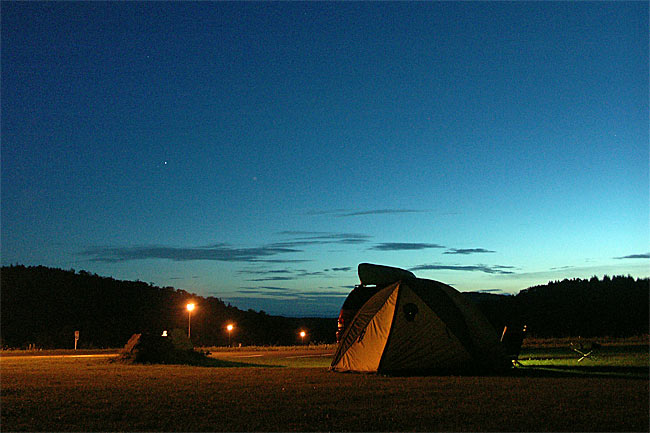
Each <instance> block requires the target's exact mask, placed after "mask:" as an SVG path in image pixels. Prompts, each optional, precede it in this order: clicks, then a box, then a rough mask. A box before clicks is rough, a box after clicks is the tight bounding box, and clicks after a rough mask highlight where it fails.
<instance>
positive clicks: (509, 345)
mask: <svg viewBox="0 0 650 433" xmlns="http://www.w3.org/2000/svg"><path fill="white" fill-rule="evenodd" d="M524 338H526V325H524V326H523V327H519V328H518V327H515V326H511V327H509V328H508V327H507V326H504V327H503V333H502V334H501V345H502V346H503V350H504V351H505V352H506V355H507V357H508V359H510V361H511V362H512V365H515V366H516V365H521V364H520V363H519V352H521V345H522V344H523V343H524Z"/></svg>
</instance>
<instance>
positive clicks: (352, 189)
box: [1, 2, 650, 316]
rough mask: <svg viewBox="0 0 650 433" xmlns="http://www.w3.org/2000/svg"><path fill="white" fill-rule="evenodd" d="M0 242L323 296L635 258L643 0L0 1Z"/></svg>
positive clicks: (330, 306) (293, 308)
mask: <svg viewBox="0 0 650 433" xmlns="http://www.w3.org/2000/svg"><path fill="white" fill-rule="evenodd" d="M1 7H2V47H1V48H2V50H1V51H2V65H1V66H2V84H1V86H2V87H1V90H2V94H1V99H2V220H1V224H2V226H1V229H2V230H1V231H2V263H3V264H14V263H21V264H26V265H38V264H42V265H47V266H55V267H60V268H64V269H70V268H74V269H77V270H80V269H85V270H88V271H91V272H96V273H98V274H100V275H107V276H112V277H115V278H118V279H133V280H135V279H139V280H142V281H146V282H152V283H154V284H157V285H170V286H174V287H177V288H183V289H186V290H188V291H192V292H196V293H198V294H201V295H206V296H217V297H220V298H222V299H224V300H225V301H228V302H231V303H232V304H234V305H236V306H238V307H240V308H242V309H248V308H253V309H256V310H258V309H264V310H265V311H267V312H269V313H274V314H286V315H331V316H335V315H336V314H337V312H338V309H339V307H340V305H341V303H342V301H343V299H344V296H345V295H346V293H347V292H349V290H350V288H351V287H352V286H353V285H354V284H355V283H357V282H358V279H357V276H356V266H357V264H358V263H360V262H364V261H369V262H375V263H382V264H387V265H393V266H400V267H404V268H409V269H412V270H413V271H414V273H415V274H416V275H418V276H421V277H425V278H432V279H436V280H439V281H443V282H446V283H448V284H451V285H453V286H454V287H456V288H458V289H459V290H490V291H501V292H507V293H516V292H518V291H519V290H521V289H524V288H526V287H529V286H531V285H535V284H544V283H546V282H547V281H548V280H554V279H562V278H573V277H581V278H584V277H590V276H592V275H598V276H602V275H603V274H609V275H612V274H631V275H633V276H636V277H645V276H648V275H650V260H649V257H650V254H649V249H650V248H649V244H650V238H649V234H650V227H649V209H648V202H649V200H648V191H649V188H650V187H649V181H648V171H649V157H648V131H649V117H648V95H649V90H648V46H649V45H648V3H647V2H593V3H588V2H550V3H549V2H531V3H524V2H518V3H505V2H484V3H467V2H445V3H420V2H417V3H411V2H405V3H384V2H381V3H365V2H362V3H338V2H336V3H294V2H290V3H248V2H247V3H221V2H219V3H212V2H201V3H188V2H178V3H173V2H163V3H150V2H138V3H133V2H128V3H118V2H108V3H100V2H53V3H32V2H19V3H13V2H2V6H1Z"/></svg>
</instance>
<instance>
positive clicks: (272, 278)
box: [247, 277, 296, 282]
mask: <svg viewBox="0 0 650 433" xmlns="http://www.w3.org/2000/svg"><path fill="white" fill-rule="evenodd" d="M295 279H296V278H295V277H262V278H253V279H250V280H247V281H253V282H262V281H292V280H295Z"/></svg>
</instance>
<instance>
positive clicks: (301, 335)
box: [300, 331, 307, 345]
mask: <svg viewBox="0 0 650 433" xmlns="http://www.w3.org/2000/svg"><path fill="white" fill-rule="evenodd" d="M305 335H307V333H306V332H305V331H300V342H301V344H303V345H304V344H305Z"/></svg>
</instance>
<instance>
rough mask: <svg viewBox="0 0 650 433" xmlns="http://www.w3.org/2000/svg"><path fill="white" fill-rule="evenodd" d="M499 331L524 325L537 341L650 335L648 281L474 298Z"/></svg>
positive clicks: (574, 282) (615, 280)
mask: <svg viewBox="0 0 650 433" xmlns="http://www.w3.org/2000/svg"><path fill="white" fill-rule="evenodd" d="M471 297H472V298H474V301H475V302H476V303H477V304H478V306H479V308H480V309H481V310H482V311H483V313H484V314H485V315H486V316H487V318H488V319H489V320H490V322H491V323H492V324H493V325H494V327H495V328H497V329H499V330H501V329H503V327H504V326H523V325H526V326H527V329H528V333H529V335H532V336H536V337H542V338H545V337H549V338H550V337H578V336H581V337H605V336H609V337H631V336H636V335H646V334H648V322H649V315H648V302H649V300H650V280H649V279H648V278H637V279H634V278H633V277H631V276H614V277H609V276H607V275H605V276H604V277H603V278H602V279H599V278H597V277H595V276H594V277H592V278H590V279H580V278H575V279H564V280H562V281H551V282H549V283H548V284H545V285H539V286H534V287H529V288H527V289H524V290H522V291H520V292H519V293H518V294H517V295H513V296H506V295H490V294H482V293H474V294H473V295H471Z"/></svg>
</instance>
